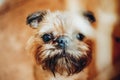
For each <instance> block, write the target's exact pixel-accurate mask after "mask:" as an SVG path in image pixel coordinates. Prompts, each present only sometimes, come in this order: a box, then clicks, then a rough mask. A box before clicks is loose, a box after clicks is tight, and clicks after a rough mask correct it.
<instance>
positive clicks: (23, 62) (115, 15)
mask: <svg viewBox="0 0 120 80" xmlns="http://www.w3.org/2000/svg"><path fill="white" fill-rule="evenodd" d="M75 5H76V6H75ZM44 9H50V10H51V11H54V10H62V11H63V10H78V9H81V10H89V11H92V12H93V13H94V14H95V17H96V19H97V22H96V23H95V24H94V28H95V29H96V31H97V35H96V45H95V47H96V48H95V54H94V59H93V60H94V61H93V63H94V65H95V68H92V69H91V71H94V69H96V73H91V74H93V75H92V76H91V80H120V0H0V80H36V79H35V74H34V73H35V72H34V62H33V60H32V58H31V56H30V55H29V54H28V53H27V52H26V50H25V47H26V42H27V40H28V39H29V37H30V35H31V34H32V32H33V31H32V29H31V28H29V27H28V26H27V25H26V17H27V15H28V14H30V13H32V12H34V11H38V10H44ZM41 80H42V79H41Z"/></svg>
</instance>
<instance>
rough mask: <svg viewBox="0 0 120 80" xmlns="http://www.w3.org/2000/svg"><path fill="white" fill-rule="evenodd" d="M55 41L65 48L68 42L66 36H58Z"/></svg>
mask: <svg viewBox="0 0 120 80" xmlns="http://www.w3.org/2000/svg"><path fill="white" fill-rule="evenodd" d="M56 41H57V43H58V45H57V46H58V47H59V48H65V47H66V46H67V43H68V38H67V37H63V36H62V37H59V38H58V39H57V40H56Z"/></svg>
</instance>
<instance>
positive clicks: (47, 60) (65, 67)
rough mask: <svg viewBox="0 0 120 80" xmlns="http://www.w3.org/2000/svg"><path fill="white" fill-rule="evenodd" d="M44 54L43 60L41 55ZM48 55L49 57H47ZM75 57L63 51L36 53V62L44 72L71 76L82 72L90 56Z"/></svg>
mask: <svg viewBox="0 0 120 80" xmlns="http://www.w3.org/2000/svg"><path fill="white" fill-rule="evenodd" d="M43 54H44V56H45V57H44V58H43V56H41V55H43ZM48 54H49V55H48ZM53 54H54V55H53ZM80 55H81V56H79V57H76V56H74V54H73V53H72V55H71V54H70V53H69V52H67V51H66V50H65V49H62V50H61V51H58V52H57V51H54V50H45V51H38V52H37V53H36V56H35V57H36V60H37V62H38V64H40V65H42V67H43V69H44V70H48V71H50V72H52V73H53V74H54V76H55V74H56V73H59V74H61V75H68V76H69V75H73V74H75V73H78V72H80V71H81V70H83V69H84V68H85V67H86V66H87V65H88V64H89V63H90V61H91V55H89V54H88V55H85V54H81V53H80Z"/></svg>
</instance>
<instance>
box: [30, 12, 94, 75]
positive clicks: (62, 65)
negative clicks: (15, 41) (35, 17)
mask: <svg viewBox="0 0 120 80" xmlns="http://www.w3.org/2000/svg"><path fill="white" fill-rule="evenodd" d="M38 25H39V26H38V28H37V32H36V34H35V35H33V37H32V38H31V39H30V40H29V44H30V45H29V48H30V51H32V53H33V54H34V57H35V59H36V61H37V63H38V65H41V66H42V67H43V69H44V70H47V71H50V72H52V73H53V74H54V75H55V74H56V73H59V74H61V75H68V76H70V75H74V74H75V73H79V72H80V71H81V70H83V69H84V68H85V67H86V66H87V65H88V64H89V63H90V61H91V58H92V40H91V38H92V37H93V36H94V35H93V31H94V30H93V29H92V27H91V24H90V22H89V21H88V20H87V19H85V18H84V16H83V15H81V14H80V15H78V14H74V13H67V12H63V13H61V12H54V13H51V12H48V13H47V15H45V16H44V19H43V20H42V22H40V23H39V24H38ZM88 29H89V30H88ZM45 33H51V34H53V36H54V40H55V39H57V38H58V37H60V36H67V37H68V38H69V43H68V46H67V47H66V48H65V49H59V48H58V47H56V43H54V40H52V41H50V42H48V43H45V42H44V41H43V40H42V38H41V36H42V35H43V34H45ZM78 33H82V34H84V35H85V39H84V40H83V41H79V40H78V39H77V38H76V35H77V34H78Z"/></svg>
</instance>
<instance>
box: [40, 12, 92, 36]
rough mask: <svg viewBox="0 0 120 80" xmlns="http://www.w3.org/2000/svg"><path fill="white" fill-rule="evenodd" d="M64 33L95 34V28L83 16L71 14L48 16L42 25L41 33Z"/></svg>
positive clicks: (59, 13)
mask: <svg viewBox="0 0 120 80" xmlns="http://www.w3.org/2000/svg"><path fill="white" fill-rule="evenodd" d="M52 30H54V32H55V31H56V32H63V33H74V32H76V31H77V32H81V33H84V34H86V35H89V34H93V28H92V26H91V24H90V23H89V21H88V20H87V19H85V18H84V16H83V15H81V14H76V13H70V12H54V13H51V14H48V15H47V16H46V17H45V20H44V21H43V23H42V27H41V28H40V32H42V33H44V32H46V31H48V32H50V31H52Z"/></svg>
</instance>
